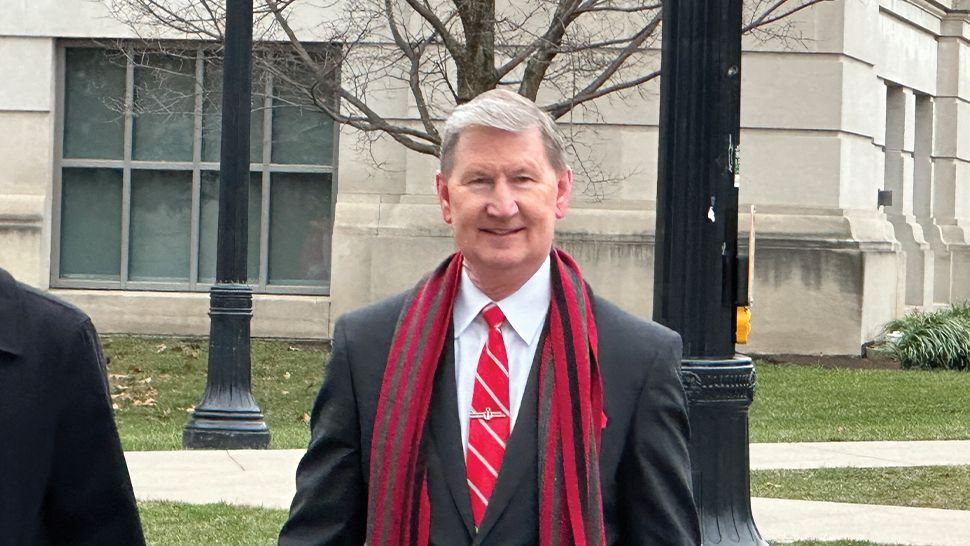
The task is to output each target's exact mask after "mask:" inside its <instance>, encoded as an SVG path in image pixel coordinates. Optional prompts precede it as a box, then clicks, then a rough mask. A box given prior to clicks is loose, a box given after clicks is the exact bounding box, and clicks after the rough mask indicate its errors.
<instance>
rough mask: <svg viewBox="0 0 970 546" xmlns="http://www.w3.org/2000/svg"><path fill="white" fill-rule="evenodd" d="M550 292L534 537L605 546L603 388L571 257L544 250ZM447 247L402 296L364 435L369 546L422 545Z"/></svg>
mask: <svg viewBox="0 0 970 546" xmlns="http://www.w3.org/2000/svg"><path fill="white" fill-rule="evenodd" d="M551 260H552V267H551V268H550V269H551V275H552V297H551V301H550V304H549V315H548V319H547V321H548V328H547V335H546V337H545V338H544V340H543V341H542V345H541V346H540V347H539V350H540V351H541V353H540V355H541V359H540V361H539V362H540V368H539V415H538V419H539V424H540V426H539V429H538V431H539V432H538V435H539V437H538V446H539V454H538V461H539V464H538V469H537V471H538V480H539V539H540V545H541V546H554V545H563V546H565V545H573V544H575V545H582V546H593V545H596V546H602V545H603V544H604V543H605V530H604V526H603V507H602V506H603V504H602V499H601V497H600V477H599V450H600V436H601V432H602V427H603V425H604V424H605V421H604V419H605V414H604V413H603V388H602V383H601V380H600V375H599V367H598V365H597V362H596V351H597V349H596V346H597V345H596V344H597V338H596V326H595V324H594V322H593V312H592V309H591V308H590V300H589V295H588V294H587V292H586V285H585V283H584V282H583V279H582V276H581V275H580V272H579V267H578V266H577V265H576V262H574V261H573V259H572V258H571V257H570V256H569V255H568V254H566V253H565V252H564V251H562V250H560V249H558V248H554V249H553V250H552V253H551ZM461 268H462V256H461V254H460V253H456V254H453V255H452V256H451V257H450V258H448V259H447V260H445V261H444V262H442V264H441V265H439V266H438V268H437V269H435V270H434V271H433V272H431V273H430V274H429V275H428V276H427V277H425V278H424V279H422V281H421V282H420V283H418V286H417V287H416V289H415V290H414V291H413V293H412V296H411V297H410V299H409V300H408V301H407V302H406V303H405V305H404V308H403V310H402V311H401V315H400V317H399V318H398V324H397V329H396V330H395V332H394V339H393V342H392V344H391V352H390V355H389V356H388V359H387V369H386V371H385V372H384V380H383V383H382V386H381V395H380V400H379V402H378V406H377V416H376V419H375V422H374V433H373V437H372V441H371V459H370V479H369V487H368V507H367V544H368V545H369V546H425V545H427V544H428V534H429V530H430V526H431V508H430V503H429V500H428V483H427V469H426V468H425V466H424V461H423V459H422V456H421V449H420V446H421V436H422V434H423V432H424V429H425V421H426V419H427V416H428V406H429V405H430V402H431V390H432V386H433V383H434V375H435V369H436V368H437V366H438V362H439V360H440V356H441V351H442V349H443V348H444V346H445V341H446V339H445V338H446V336H447V334H448V327H449V324H450V322H451V315H452V307H453V306H454V302H455V296H456V294H457V293H458V286H459V283H460V278H461Z"/></svg>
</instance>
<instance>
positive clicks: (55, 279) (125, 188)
mask: <svg viewBox="0 0 970 546" xmlns="http://www.w3.org/2000/svg"><path fill="white" fill-rule="evenodd" d="M163 45H164V46H165V47H172V48H173V49H179V50H182V51H186V52H190V51H193V50H194V51H195V61H194V62H195V71H194V77H195V87H194V90H195V97H194V101H195V104H194V111H193V130H192V160H191V161H158V160H151V161H147V160H135V159H133V158H132V153H133V147H132V145H133V129H134V123H133V121H134V120H133V116H132V110H133V107H134V91H135V77H134V76H135V74H134V71H135V64H134V62H133V61H132V59H131V57H132V55H128V60H127V61H126V67H125V96H124V108H125V112H124V123H123V131H124V132H123V135H124V137H123V138H124V141H123V146H124V150H123V157H122V159H110V160H109V159H81V158H77V159H75V158H65V157H64V130H65V114H66V107H65V104H66V99H67V97H66V78H67V50H68V49H72V48H89V49H105V50H109V49H110V47H106V46H104V45H103V44H98V43H95V42H92V41H90V40H59V41H58V43H57V46H56V51H55V57H56V65H55V68H56V75H57V77H56V78H55V98H56V102H55V110H54V112H53V113H54V135H53V136H54V146H53V158H52V159H53V161H52V166H53V173H52V174H53V192H52V199H51V201H52V216H51V248H50V264H51V267H50V286H51V287H52V288H69V289H104V290H134V291H165V292H179V291H181V292H207V291H208V290H209V289H210V288H211V287H212V284H211V283H208V282H204V281H201V280H199V278H198V277H199V242H200V233H201V225H200V224H201V206H202V203H201V197H202V188H201V186H202V173H203V172H204V171H213V172H216V173H218V172H219V163H218V162H211V161H203V160H202V124H203V95H204V89H203V85H204V67H205V55H206V52H207V50H211V49H212V47H213V44H212V43H207V42H197V41H177V42H170V43H165V44H163ZM305 46H306V47H310V48H313V47H314V46H316V47H334V46H333V45H331V44H305ZM125 47H129V46H125ZM130 49H131V50H132V51H142V50H144V51H150V48H148V47H145V46H140V45H135V44H131V45H130ZM262 91H263V105H262V132H263V134H262V137H263V141H262V146H261V148H262V157H261V158H259V161H253V158H250V173H252V174H255V173H259V175H260V181H261V183H260V198H261V202H260V205H259V210H260V233H259V260H258V264H257V269H258V274H257V279H256V282H255V283H252V284H250V286H252V287H253V291H254V292H255V293H263V294H291V295H329V294H330V283H331V278H330V277H329V276H328V279H327V281H326V282H324V283H323V284H318V285H309V284H307V285H295V284H273V283H272V282H270V279H269V246H270V245H269V233H270V223H271V218H270V196H271V192H272V175H273V173H302V174H319V175H330V215H329V219H328V221H329V226H328V230H329V236H330V237H331V242H332V237H333V225H334V214H335V210H336V202H337V199H336V198H337V177H336V172H337V163H338V156H339V154H338V149H339V145H340V143H339V137H340V131H339V125H338V123H337V122H336V121H334V122H333V139H332V145H333V150H332V155H331V157H332V161H331V165H312V164H277V163H272V152H273V149H272V139H273V133H272V129H273V98H274V97H273V78H272V77H267V78H266V81H265V85H264V88H263V90H262ZM335 100H336V98H335ZM65 168H108V169H115V170H121V171H122V197H121V199H122V203H121V258H120V271H119V279H118V280H107V279H105V280H100V279H72V278H65V277H62V276H61V270H60V259H61V229H62V226H61V221H62V210H61V209H62V196H63V186H62V182H63V181H62V177H63V170H64V169H65ZM132 170H163V171H190V172H191V173H192V205H191V211H190V214H191V226H190V243H189V244H190V248H189V272H188V273H189V280H188V281H133V280H130V279H129V270H130V267H129V256H130V253H131V245H130V237H131V178H132V176H131V175H132ZM329 247H330V249H331V251H330V255H329V256H328V259H329V261H330V268H331V272H332V269H333V252H332V244H331V245H329Z"/></svg>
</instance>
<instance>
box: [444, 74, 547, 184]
mask: <svg viewBox="0 0 970 546" xmlns="http://www.w3.org/2000/svg"><path fill="white" fill-rule="evenodd" d="M468 127H492V128H494V129H501V130H503V131H511V132H515V133H518V132H522V131H527V130H529V129H534V128H538V129H539V132H540V133H541V134H542V142H543V144H544V145H545V148H546V156H547V157H548V159H549V162H550V163H552V166H553V167H554V168H555V169H556V170H557V171H561V170H562V169H565V168H566V152H565V150H564V145H563V138H562V134H561V133H560V132H559V129H558V128H557V127H556V122H555V121H553V120H552V117H550V116H549V114H547V113H545V112H543V111H542V110H540V109H539V107H538V106H536V104H535V103H534V102H532V101H531V100H529V99H527V98H525V97H523V96H522V95H519V94H518V93H515V92H513V91H509V90H508V89H492V90H491V91H486V92H484V93H482V94H481V95H478V96H477V97H475V98H474V99H472V100H470V101H468V102H466V103H465V104H462V105H460V106H458V107H457V108H455V109H454V111H452V113H451V115H450V116H448V119H447V120H446V121H445V128H444V131H443V133H442V135H441V172H442V173H444V174H445V175H448V174H449V173H451V170H452V168H454V161H455V157H454V155H455V147H456V146H457V145H458V137H459V136H460V134H461V132H462V131H463V130H465V129H467V128H468Z"/></svg>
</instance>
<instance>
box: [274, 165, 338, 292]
mask: <svg viewBox="0 0 970 546" xmlns="http://www.w3.org/2000/svg"><path fill="white" fill-rule="evenodd" d="M271 188H272V190H271V192H270V224H269V280H268V283H269V284H276V285H304V286H325V285H327V284H328V283H329V282H330V229H331V226H332V223H331V207H330V198H331V194H330V188H331V178H330V175H329V174H297V173H273V178H272V185H271Z"/></svg>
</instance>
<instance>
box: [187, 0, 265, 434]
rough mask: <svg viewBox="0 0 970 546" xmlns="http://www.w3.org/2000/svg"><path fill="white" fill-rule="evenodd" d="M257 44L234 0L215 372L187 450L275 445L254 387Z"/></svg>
mask: <svg viewBox="0 0 970 546" xmlns="http://www.w3.org/2000/svg"><path fill="white" fill-rule="evenodd" d="M252 49H253V1H252V0H228V1H227V2H226V32H225V47H224V52H225V61H224V65H225V66H224V71H223V79H222V91H223V92H222V150H221V154H220V158H219V161H220V162H219V235H218V255H217V258H216V284H214V285H213V286H212V289H211V291H210V292H209V317H210V318H211V321H210V327H209V373H208V375H207V377H206V386H205V394H204V395H203V398H202V402H200V403H199V405H198V406H196V408H195V410H194V411H193V412H192V416H191V417H190V418H189V422H188V423H187V424H186V425H185V429H184V430H183V431H182V445H183V446H184V447H186V448H193V449H247V448H250V449H252V448H266V447H268V446H269V428H268V427H267V426H266V422H265V421H263V413H262V411H261V410H260V409H259V406H258V405H257V404H256V399H255V398H253V394H252V391H251V384H252V376H251V366H250V364H251V362H250V339H249V327H250V319H252V316H253V291H252V289H251V288H250V287H249V286H248V285H247V284H246V274H247V271H246V244H247V234H248V230H247V224H248V220H249V219H248V216H247V214H248V208H249V191H248V184H249V116H250V104H251V102H250V101H251V96H252V76H251V71H252Z"/></svg>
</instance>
